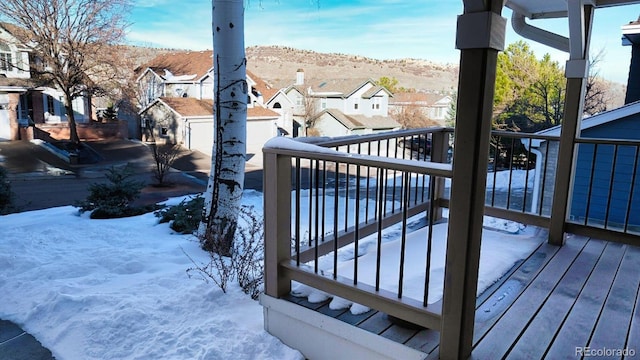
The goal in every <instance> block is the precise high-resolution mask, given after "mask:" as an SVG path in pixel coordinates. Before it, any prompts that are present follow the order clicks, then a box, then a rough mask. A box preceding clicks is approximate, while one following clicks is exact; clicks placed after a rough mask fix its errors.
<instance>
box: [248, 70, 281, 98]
mask: <svg viewBox="0 0 640 360" xmlns="http://www.w3.org/2000/svg"><path fill="white" fill-rule="evenodd" d="M247 76H248V77H250V78H251V79H252V80H253V81H255V82H256V85H255V88H256V90H258V91H259V92H260V93H261V94H262V97H263V98H264V101H265V102H266V101H267V100H269V99H271V98H272V97H273V96H274V95H275V94H276V93H277V92H278V89H276V88H275V87H273V86H271V85H270V84H268V83H267V82H266V81H264V80H263V79H261V78H259V77H257V76H256V75H255V74H254V73H253V72H251V71H249V70H247Z"/></svg>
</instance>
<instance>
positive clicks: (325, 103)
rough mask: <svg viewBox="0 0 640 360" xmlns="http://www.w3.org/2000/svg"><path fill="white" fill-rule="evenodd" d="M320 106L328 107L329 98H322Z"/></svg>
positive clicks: (322, 107)
mask: <svg viewBox="0 0 640 360" xmlns="http://www.w3.org/2000/svg"><path fill="white" fill-rule="evenodd" d="M320 108H321V109H322V110H324V109H326V108H327V99H322V100H321V101H320Z"/></svg>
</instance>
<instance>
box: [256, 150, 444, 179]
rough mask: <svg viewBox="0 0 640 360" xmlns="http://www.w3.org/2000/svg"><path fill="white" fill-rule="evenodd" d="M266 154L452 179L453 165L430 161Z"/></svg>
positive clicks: (306, 153) (284, 152) (303, 152)
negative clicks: (377, 167) (383, 166)
mask: <svg viewBox="0 0 640 360" xmlns="http://www.w3.org/2000/svg"><path fill="white" fill-rule="evenodd" d="M262 151H263V152H264V153H270V154H279V155H285V156H291V157H299V158H304V159H308V160H324V161H329V162H338V163H343V164H349V165H360V166H369V167H375V166H379V165H383V164H384V165H385V169H388V170H396V171H407V172H413V173H419V174H425V175H435V176H440V177H447V178H450V177H451V165H450V164H440V163H435V162H430V161H426V162H425V161H418V160H413V159H395V158H383V157H379V156H373V155H360V154H347V153H342V152H339V151H335V152H334V153H328V152H322V153H319V152H314V151H310V150H291V149H282V148H277V147H269V146H265V147H264V148H263V150H262Z"/></svg>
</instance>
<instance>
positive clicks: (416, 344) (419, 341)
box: [404, 329, 440, 354]
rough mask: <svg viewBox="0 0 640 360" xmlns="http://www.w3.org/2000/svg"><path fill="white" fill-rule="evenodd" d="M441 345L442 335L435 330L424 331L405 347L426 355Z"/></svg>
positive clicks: (410, 340)
mask: <svg viewBox="0 0 640 360" xmlns="http://www.w3.org/2000/svg"><path fill="white" fill-rule="evenodd" d="M439 343H440V333H439V332H437V331H435V330H430V329H426V330H422V331H419V332H418V333H417V334H415V335H414V336H413V337H412V338H411V339H409V340H408V341H407V342H406V343H404V344H405V345H407V346H408V347H410V348H413V349H416V350H420V351H422V352H425V353H427V354H428V353H430V352H432V351H433V349H435V348H436V347H437V346H438V345H439Z"/></svg>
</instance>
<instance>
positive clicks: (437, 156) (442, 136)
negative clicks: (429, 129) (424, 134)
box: [429, 130, 450, 221]
mask: <svg viewBox="0 0 640 360" xmlns="http://www.w3.org/2000/svg"><path fill="white" fill-rule="evenodd" d="M449 136H450V134H449V132H447V131H444V130H443V131H438V132H434V133H432V134H431V161H433V162H436V163H441V164H446V163H447V157H448V155H449V154H448V152H449ZM444 185H445V179H444V178H441V177H438V178H436V179H435V187H434V192H433V194H434V196H433V199H431V201H434V206H433V207H432V209H434V211H433V213H434V216H433V220H434V221H437V220H441V219H442V206H440V200H441V199H444ZM429 191H431V189H429Z"/></svg>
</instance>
